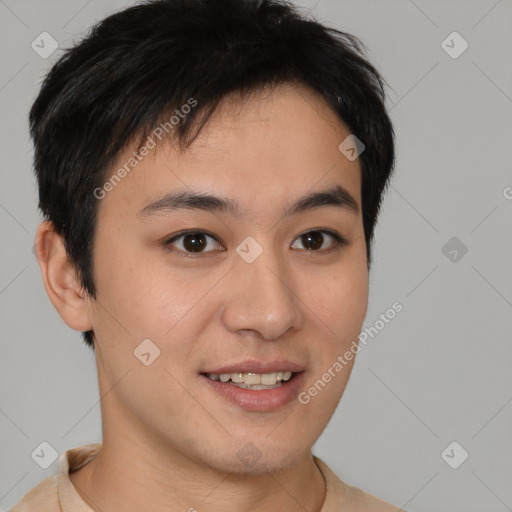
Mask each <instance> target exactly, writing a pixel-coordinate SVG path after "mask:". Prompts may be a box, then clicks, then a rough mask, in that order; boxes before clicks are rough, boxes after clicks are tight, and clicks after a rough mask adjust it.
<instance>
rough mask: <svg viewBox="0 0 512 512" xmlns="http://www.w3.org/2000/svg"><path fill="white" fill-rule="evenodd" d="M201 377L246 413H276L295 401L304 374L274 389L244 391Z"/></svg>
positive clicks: (296, 375)
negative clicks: (275, 411)
mask: <svg viewBox="0 0 512 512" xmlns="http://www.w3.org/2000/svg"><path fill="white" fill-rule="evenodd" d="M200 377H201V378H202V379H203V380H204V381H206V383H207V384H208V385H209V386H211V389H213V391H215V392H216V393H218V394H219V395H221V396H222V397H224V398H225V399H227V400H228V401H229V402H231V403H233V404H235V405H238V406H239V407H241V408H242V409H245V410H246V411H259V412H267V411H274V410H276V409H279V408H280V407H283V406H284V405H286V404H288V403H290V402H291V401H292V400H295V399H296V398H297V396H298V394H299V390H300V388H301V384H302V381H303V379H304V372H300V373H296V374H295V376H294V377H293V378H292V379H290V380H289V381H287V382H285V383H284V384H281V386H279V387H278V388H273V389H258V390H256V389H243V388H239V387H238V386H234V385H233V384H230V383H227V382H218V381H215V380H212V379H209V378H208V377H206V376H205V375H200Z"/></svg>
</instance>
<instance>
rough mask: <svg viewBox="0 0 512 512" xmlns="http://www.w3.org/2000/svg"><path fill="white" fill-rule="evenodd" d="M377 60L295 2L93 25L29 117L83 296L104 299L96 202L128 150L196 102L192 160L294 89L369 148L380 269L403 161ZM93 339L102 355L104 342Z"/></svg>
mask: <svg viewBox="0 0 512 512" xmlns="http://www.w3.org/2000/svg"><path fill="white" fill-rule="evenodd" d="M366 55H367V49H366V47H365V46H364V45H363V43H362V42H361V41H360V40H359V39H358V38H357V37H355V36H353V35H351V34H348V33H345V32H341V31H339V30H337V29H334V28H329V27H326V26H324V25H323V24H321V23H320V22H318V21H317V20H315V19H314V18H313V17H311V16H310V15H309V14H308V15H306V14H303V13H301V12H299V8H298V7H296V6H294V5H293V4H292V3H291V2H288V1H286V0H150V1H145V2H141V3H138V4H136V5H133V6H131V7H129V8H127V9H124V10H122V11H120V12H117V13H114V14H112V15H110V16H108V17H106V18H105V19H103V20H101V21H100V22H98V23H97V24H96V25H94V26H93V27H92V28H91V29H90V31H89V33H88V34H87V35H86V36H85V37H84V38H83V39H82V40H81V41H80V42H79V43H78V44H76V45H75V46H73V47H71V48H69V49H66V50H65V51H64V53H63V55H62V56H61V57H60V59H59V60H58V61H57V62H56V63H55V65H54V66H53V67H52V68H51V70H50V71H49V73H48V74H47V75H46V77H45V79H44V82H43V84H42V86H41V90H40V92H39V95H38V96H37V98H36V100H35V102H34V104H33V105H32V107H31V110H30V114H29V122H30V135H31V137H32V139H33V142H34V170H35V173H36V176H37V180H38V186H39V208H40V210H41V211H42V213H43V215H44V217H45V219H47V220H49V221H51V222H52V223H53V225H54V229H55V231H56V232H57V233H58V234H59V235H61V236H62V238H63V240H64V244H65V247H66V251H67V253H68V256H69V258H70V260H71V262H72V264H73V266H74V268H75V270H76V272H77V275H78V276H79V278H80V282H81V286H82V287H83V289H84V290H85V291H86V292H87V293H88V294H89V296H90V297H91V298H93V299H96V288H95V284H94V281H93V268H92V267H93V266H92V248H93V239H94V232H95V221H96V211H97V206H98V198H97V194H96V193H94V191H95V190H97V189H98V187H101V186H102V185H103V184H104V183H105V180H106V179H108V175H109V174H112V169H111V166H112V165H113V163H115V161H116V158H117V156H118V155H119V153H120V152H121V150H123V149H124V148H126V147H128V145H129V144H132V143H133V142H135V141H138V142H139V146H138V147H139V149H140V144H142V142H143V141H144V140H145V138H146V136H147V135H148V134H149V133H150V132H151V131H152V130H154V128H155V127H156V126H158V124H159V123H161V122H162V120H163V119H166V118H167V119H169V116H170V115H172V113H173V112H175V109H180V107H182V106H183V105H186V104H187V103H189V104H190V101H191V99H192V100H193V101H195V102H197V103H196V104H197V107H196V108H192V109H189V113H188V114H187V115H186V116H181V117H184V118H183V119H180V122H179V123H177V124H176V127H175V129H173V130H172V131H170V130H166V132H170V135H171V136H172V140H173V142H174V143H177V144H178V145H179V147H180V148H183V149H186V148H187V147H188V145H189V144H190V143H191V142H192V141H193V140H194V139H195V137H196V136H197V134H198V133H199V130H200V129H201V128H202V126H203V125H204V124H205V123H206V122H207V121H208V119H209V117H210V116H211V114H212V113H213V112H214V111H215V109H216V107H217V106H218V105H219V103H220V101H221V100H222V99H223V98H225V97H226V96H227V95H228V94H231V93H239V94H241V95H242V96H245V95H246V94H249V93H251V92H254V91H257V90H261V89H263V88H265V87H267V86H270V87H271V86H273V85H277V84H280V83H285V82H291V83H299V84H303V85H306V86H309V88H311V89H312V90H313V91H315V92H316V93H317V94H319V95H320V96H321V97H322V98H323V99H324V100H325V101H326V102H327V104H328V105H329V106H330V107H331V108H332V110H333V111H334V112H335V113H336V114H337V115H338V116H339V118H340V120H341V121H343V122H344V123H345V125H346V126H347V127H348V128H349V129H350V132H351V133H352V134H354V135H355V136H356V137H357V138H358V139H360V140H361V141H362V142H363V144H364V145H365V150H364V151H363V153H361V155H360V157H359V160H360V164H361V169H362V176H361V180H362V185H361V197H362V216H363V226H364V233H365V239H366V248H367V249H366V250H367V257H368V268H370V264H371V244H372V241H373V237H374V227H375V224H376V221H377V217H378V214H379V210H380V205H381V200H382V195H383V192H384V190H385V188H386V186H387V184H388V182H389V177H390V175H391V173H392V170H393V166H394V160H395V150H394V132H393V127H392V124H391V121H390V119H389V117H388V115H387V112H386V108H385V106H384V102H385V92H384V85H385V81H384V79H383V78H382V77H381V76H380V74H379V73H378V72H377V70H376V69H375V68H374V66H373V65H372V64H370V62H369V61H368V60H367V58H366ZM168 124H169V123H168ZM193 127H195V130H192V128H193ZM340 142H341V141H340ZM82 335H83V339H84V341H85V343H86V345H88V346H89V347H91V348H94V338H93V331H87V332H83V333H82Z"/></svg>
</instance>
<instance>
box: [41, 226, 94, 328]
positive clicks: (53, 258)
mask: <svg viewBox="0 0 512 512" xmlns="http://www.w3.org/2000/svg"><path fill="white" fill-rule="evenodd" d="M34 249H35V254H36V258H37V262H38V263H39V268H40V270H41V275H42V278H43V282H44V287H45V289H46V293H47V294H48V297H49V298H50V300H51V302H52V304H53V306H54V307H55V309H56V310H57V311H58V313H59V315H60V316H61V318H62V319H63V320H64V322H65V323H66V324H67V325H68V326H69V327H71V329H74V330H75V331H89V330H92V322H91V320H90V318H89V310H88V308H87V298H88V296H87V293H86V292H85V290H84V289H83V288H82V286H81V284H80V280H79V279H78V276H77V274H76V271H75V269H74V267H73V265H72V264H71V261H70V259H69V257H68V255H67V252H66V249H65V246H64V241H63V239H62V238H61V236H60V235H58V234H57V233H56V232H55V229H54V226H53V224H52V223H51V222H50V221H46V220H45V221H43V222H41V224H39V227H38V228H37V233H36V240H35V247H34Z"/></svg>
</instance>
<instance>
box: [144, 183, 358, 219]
mask: <svg viewBox="0 0 512 512" xmlns="http://www.w3.org/2000/svg"><path fill="white" fill-rule="evenodd" d="M321 206H335V207H338V208H341V209H343V210H346V211H348V212H352V213H355V214H358V213H359V206H358V204H357V201H356V200H355V199H354V197H353V196H352V195H351V194H350V193H349V192H348V190H346V189H345V188H344V187H342V186H341V185H335V186H334V187H332V188H329V189H326V190H321V191H318V192H311V193H309V194H306V195H304V196H302V197H300V198H299V199H297V200H296V201H294V202H293V203H292V204H291V205H290V206H288V207H287V208H285V209H284V211H283V217H288V216H290V215H293V214H296V213H300V212H304V211H306V210H310V209H313V208H318V207H321ZM182 209H197V210H205V211H209V212H218V213H229V214H231V215H234V216H237V217H242V216H243V214H244V212H243V210H242V208H241V206H240V204H239V203H238V202H237V201H235V200H233V199H230V198H226V197H219V196H214V195H209V194H202V193H197V192H193V191H176V192H170V193H168V194H165V195H164V196H163V197H160V198H157V199H155V200H154V201H152V202H151V203H149V204H148V205H146V206H145V207H144V208H143V209H142V210H141V211H140V212H139V213H138V214H137V216H138V217H141V218H145V217H149V216H151V215H154V214H158V213H172V212H174V211H176V210H182Z"/></svg>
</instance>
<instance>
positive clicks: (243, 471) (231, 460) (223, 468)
mask: <svg viewBox="0 0 512 512" xmlns="http://www.w3.org/2000/svg"><path fill="white" fill-rule="evenodd" d="M234 444H236V445H237V446H239V448H238V449H237V450H235V451H233V450H231V449H230V450H229V451H228V452H227V453H225V454H218V456H217V457H214V460H205V459H203V460H204V462H205V463H206V464H207V465H209V466H210V467H211V468H212V469H214V470H216V471H220V472H227V473H230V474H232V475H240V476H262V475H268V474H269V473H281V472H284V471H287V470H289V469H291V468H293V467H294V466H296V465H297V464H298V463H299V462H300V461H301V460H303V459H304V457H308V456H309V455H310V453H311V449H310V448H309V449H308V448H306V447H304V446H301V447H290V446H288V447H286V446H283V445H282V444H281V445H277V446H274V445H273V443H269V442H268V441H267V442H266V443H265V441H264V440H262V441H260V442H258V441H256V442H254V443H253V442H251V441H242V442H241V441H240V440H237V441H233V445H234Z"/></svg>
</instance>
